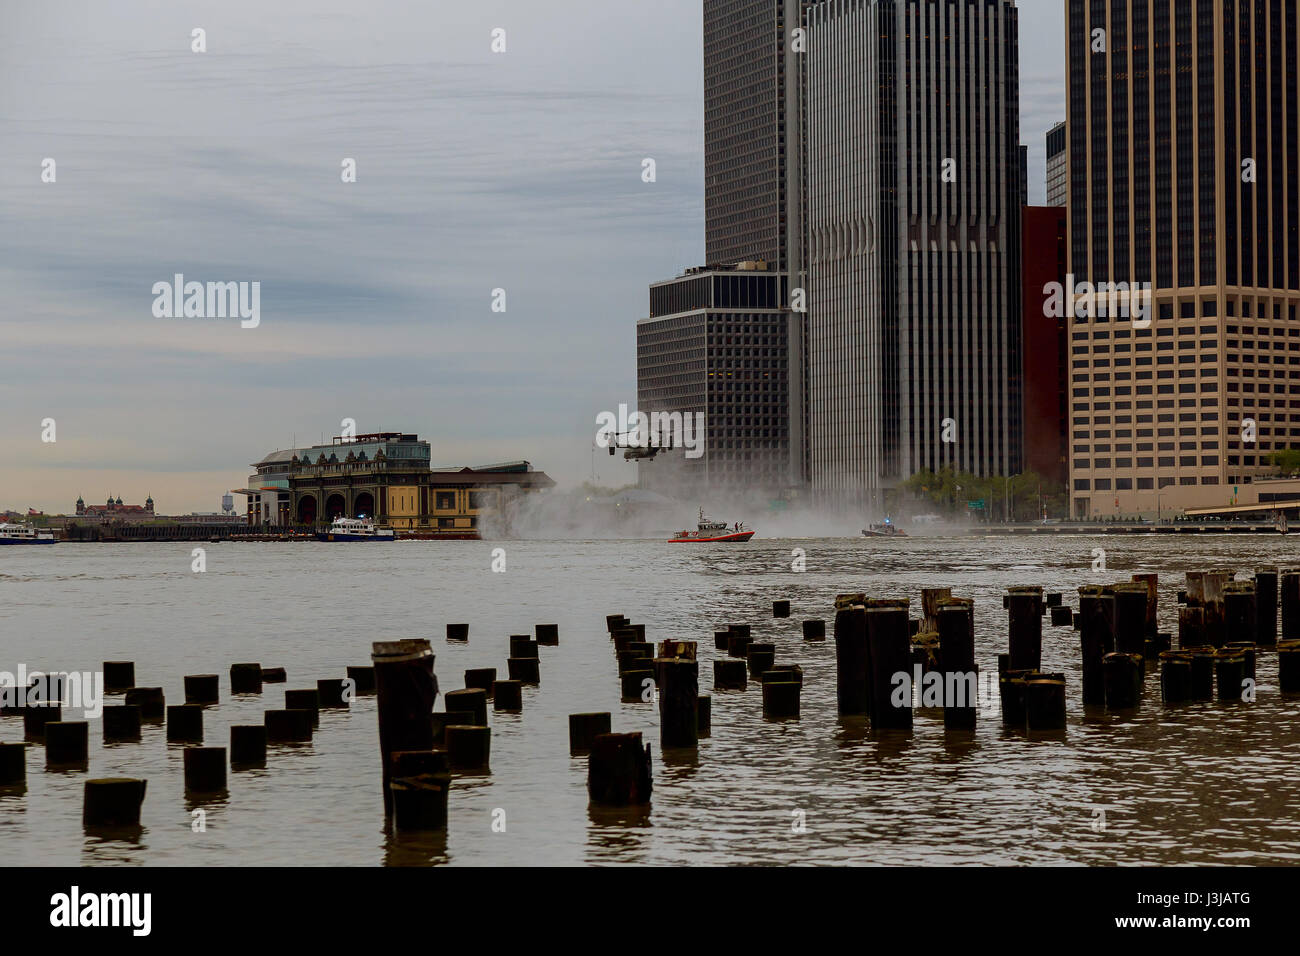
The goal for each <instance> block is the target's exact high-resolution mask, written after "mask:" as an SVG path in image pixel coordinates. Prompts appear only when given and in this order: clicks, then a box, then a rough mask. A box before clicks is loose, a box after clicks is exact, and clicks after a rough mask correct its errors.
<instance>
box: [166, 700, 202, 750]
mask: <svg viewBox="0 0 1300 956" xmlns="http://www.w3.org/2000/svg"><path fill="white" fill-rule="evenodd" d="M167 742H168V743H173V744H177V743H182V744H187V743H195V744H199V743H202V742H203V707H202V706H201V705H199V704H173V705H171V706H169V707H168V708H167Z"/></svg>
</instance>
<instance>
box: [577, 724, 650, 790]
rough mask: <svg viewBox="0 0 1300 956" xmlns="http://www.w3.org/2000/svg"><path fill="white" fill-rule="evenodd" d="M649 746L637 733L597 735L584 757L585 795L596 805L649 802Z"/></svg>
mask: <svg viewBox="0 0 1300 956" xmlns="http://www.w3.org/2000/svg"><path fill="white" fill-rule="evenodd" d="M653 786H654V784H653V778H652V776H651V772H650V747H649V745H648V744H643V743H642V741H641V735H640V734H639V733H631V734H598V735H597V736H596V738H595V739H594V740H593V741H592V742H591V754H590V756H589V757H588V758H587V796H588V799H590V801H591V802H592V803H593V804H597V805H599V806H611V807H626V806H637V805H641V804H646V803H649V802H650V795H651V792H652V790H653Z"/></svg>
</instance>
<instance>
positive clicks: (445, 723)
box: [429, 710, 478, 750]
mask: <svg viewBox="0 0 1300 956" xmlns="http://www.w3.org/2000/svg"><path fill="white" fill-rule="evenodd" d="M477 722H478V716H477V715H476V714H474V713H473V712H471V711H468V710H453V711H441V712H439V713H436V714H430V715H429V727H430V732H431V733H432V735H433V743H434V747H435V748H438V747H441V748H442V749H444V750H445V749H446V747H447V728H448V727H452V726H462V727H473V726H474V725H475V724H476V723H477Z"/></svg>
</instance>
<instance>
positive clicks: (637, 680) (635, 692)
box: [619, 661, 744, 703]
mask: <svg viewBox="0 0 1300 956" xmlns="http://www.w3.org/2000/svg"><path fill="white" fill-rule="evenodd" d="M740 664H741V666H742V667H743V666H744V662H743V661H742V662H740ZM619 679H620V681H621V684H622V699H623V700H624V701H625V702H627V703H631V702H633V701H641V702H643V703H649V702H650V700H651V698H650V697H648V696H647V695H646V691H647V689H650V688H653V687H654V683H655V672H654V671H653V670H650V669H649V668H646V669H644V670H639V671H627V672H626V673H624V674H622V675H621V676H620V678H619Z"/></svg>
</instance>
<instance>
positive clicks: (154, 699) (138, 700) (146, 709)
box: [126, 687, 167, 720]
mask: <svg viewBox="0 0 1300 956" xmlns="http://www.w3.org/2000/svg"><path fill="white" fill-rule="evenodd" d="M126 703H127V704H130V705H133V706H135V707H139V708H140V719H141V720H162V719H163V718H164V717H165V716H166V715H167V698H166V697H165V696H164V695H163V689H162V688H161V687H132V688H131V689H130V690H128V691H127V692H126Z"/></svg>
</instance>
